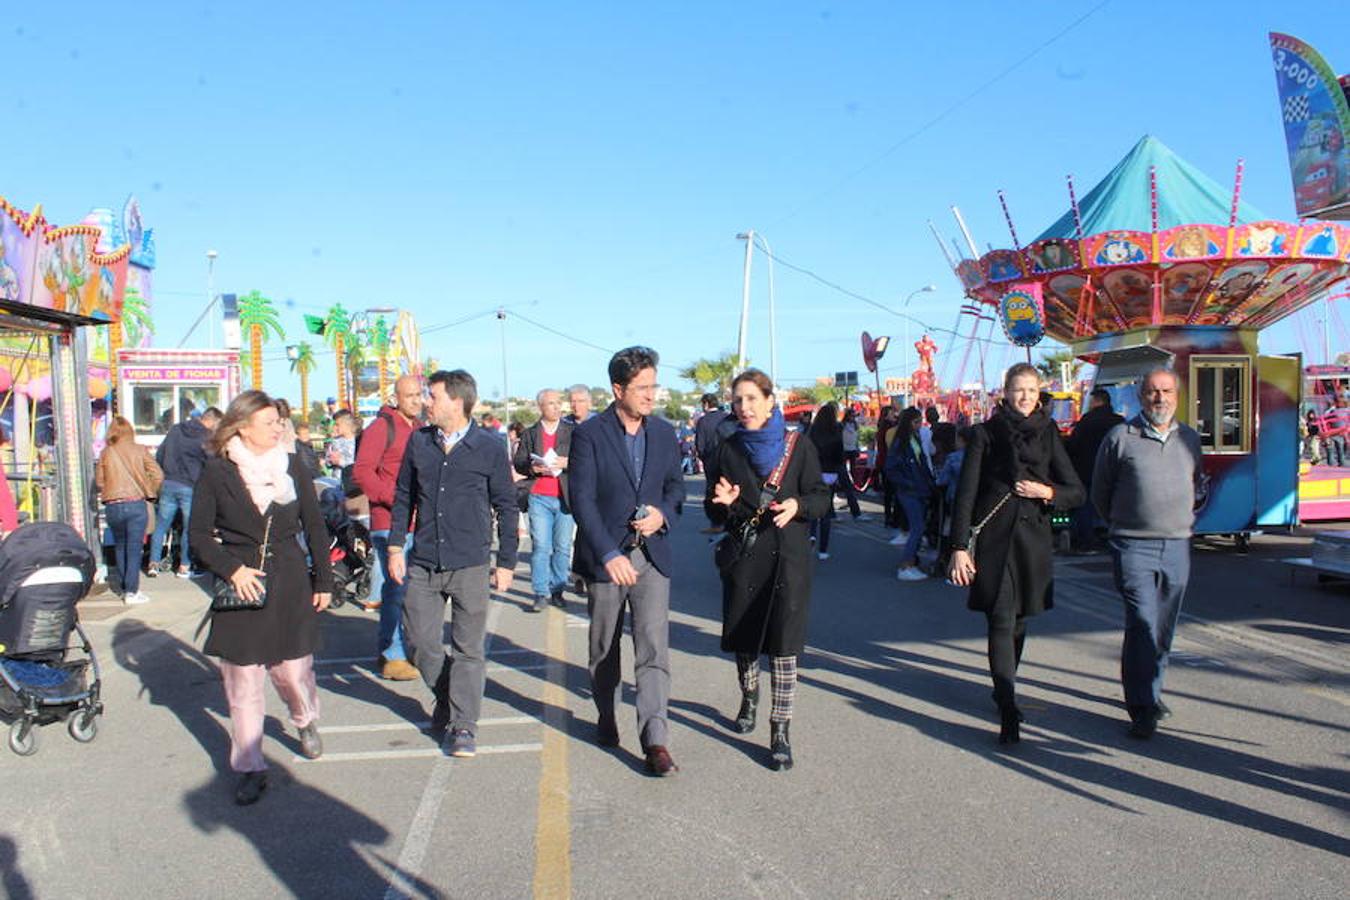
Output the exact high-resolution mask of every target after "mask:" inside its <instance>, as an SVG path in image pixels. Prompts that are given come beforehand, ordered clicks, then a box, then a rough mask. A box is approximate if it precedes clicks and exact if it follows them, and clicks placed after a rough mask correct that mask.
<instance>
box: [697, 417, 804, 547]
mask: <svg viewBox="0 0 1350 900" xmlns="http://www.w3.org/2000/svg"><path fill="white" fill-rule="evenodd" d="M799 437H801V432H799V431H789V432H788V434H787V440H786V443H785V444H784V445H783V455H782V457H781V458H780V459H779V460H778V464H777V465H776V466H774V467H773V471H772V472H770V473H769V477H768V478H766V479H765V480H764V485H763V487H762V488H761V489H760V493H759V505H758V506H757V507H756V508H755V512H754V515H752V516H751V517H750V518H748V519H746V520H745V521H744V522H742V523H741V524H740V525H739V526H738V527H736V528H735V529H734V530H730V531H728V532H727V534H726V536H725V537H724V538H722V540H720V541H718V542H717V549H716V550H715V551H714V561H715V562H716V563H717V568H718V569H720V570H721V571H723V572H726V571H728V570H729V569H731V568H732V567H733V566H735V565H736V563H738V562H740V561H741V560H743V559H745V558H746V557H748V556H749V555H750V551H751V549H752V548H753V547H754V546H755V541H757V540H759V531H760V527H759V526H760V522H761V521H762V520H763V518H764V514H765V513H766V512H768V510H769V507H770V506H772V505H773V503H774V501H776V500H777V499H778V492H779V491H780V490H782V487H783V478H784V477H785V476H786V475H787V469H788V464H789V463H791V462H792V451H793V449H794V448H795V447H796V446H797V438H799Z"/></svg>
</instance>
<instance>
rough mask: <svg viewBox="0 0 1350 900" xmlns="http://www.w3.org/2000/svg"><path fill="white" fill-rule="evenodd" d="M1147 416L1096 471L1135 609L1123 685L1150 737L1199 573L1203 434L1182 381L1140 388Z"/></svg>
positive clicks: (1137, 726) (1116, 442) (1152, 376)
mask: <svg viewBox="0 0 1350 900" xmlns="http://www.w3.org/2000/svg"><path fill="white" fill-rule="evenodd" d="M1139 399H1140V403H1141V410H1140V413H1139V415H1137V416H1135V417H1134V418H1133V419H1130V420H1129V421H1128V422H1124V423H1122V424H1120V425H1117V426H1116V427H1115V428H1113V429H1111V431H1110V432H1109V433H1108V434H1107V435H1106V439H1105V440H1104V441H1103V442H1102V446H1101V449H1100V450H1099V451H1098V452H1097V462H1096V465H1095V466H1094V467H1093V472H1092V504H1093V505H1094V506H1095V507H1096V508H1097V512H1098V513H1099V514H1100V515H1101V517H1102V518H1103V519H1104V520H1105V521H1106V523H1107V526H1108V530H1109V541H1110V546H1111V556H1112V559H1113V562H1114V564H1115V577H1116V589H1117V590H1119V591H1120V594H1121V597H1122V598H1123V599H1124V601H1125V639H1124V643H1123V645H1122V647H1121V652H1120V680H1121V683H1122V684H1123V685H1124V688H1125V706H1126V708H1127V709H1128V710H1129V713H1130V734H1132V735H1134V736H1135V737H1138V738H1150V737H1152V736H1153V733H1154V732H1155V731H1156V730H1157V728H1158V719H1159V718H1160V717H1161V716H1162V715H1163V714H1165V713H1166V711H1167V707H1166V706H1164V705H1163V703H1162V686H1163V676H1164V675H1165V674H1166V672H1167V654H1168V651H1169V650H1171V648H1172V633H1173V631H1174V630H1175V629H1176V624H1177V617H1178V616H1179V615H1180V614H1181V600H1182V597H1183V596H1184V595H1185V593H1186V582H1187V580H1188V579H1189V578H1190V572H1191V531H1192V528H1193V527H1194V525H1195V485H1196V483H1197V482H1198V481H1199V478H1200V473H1201V467H1200V459H1201V457H1200V435H1199V434H1197V433H1196V432H1195V430H1194V429H1193V428H1191V427H1189V426H1187V425H1183V424H1182V423H1180V422H1177V421H1176V419H1175V416H1176V411H1177V376H1176V373H1175V372H1173V371H1171V370H1170V369H1154V370H1153V371H1151V372H1149V373H1148V374H1147V375H1146V376H1144V380H1143V381H1142V382H1141V383H1140V387H1139Z"/></svg>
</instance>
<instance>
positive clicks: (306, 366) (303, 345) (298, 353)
mask: <svg viewBox="0 0 1350 900" xmlns="http://www.w3.org/2000/svg"><path fill="white" fill-rule="evenodd" d="M317 365H318V361H317V360H316V359H315V358H314V348H313V347H312V346H311V345H310V343H309V342H308V341H301V342H300V343H298V344H296V345H295V359H293V360H291V371H292V372H294V373H295V374H297V375H299V376H300V409H302V410H304V411H305V412H304V416H305V419H304V421H306V422H308V421H309V416H310V412H309V376H310V373H312V372H313V371H314V368H315V366H317Z"/></svg>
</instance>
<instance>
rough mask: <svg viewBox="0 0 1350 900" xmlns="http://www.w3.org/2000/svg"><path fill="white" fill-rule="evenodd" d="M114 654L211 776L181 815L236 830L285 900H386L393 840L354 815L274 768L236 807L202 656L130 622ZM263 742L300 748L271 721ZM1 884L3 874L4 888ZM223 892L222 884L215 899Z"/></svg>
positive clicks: (220, 705)
mask: <svg viewBox="0 0 1350 900" xmlns="http://www.w3.org/2000/svg"><path fill="white" fill-rule="evenodd" d="M112 645H113V654H114V656H115V657H116V659H117V662H118V664H119V665H121V666H122V668H124V669H125V670H126V671H127V672H129V673H131V674H132V675H134V676H135V677H137V678H139V679H140V682H141V694H142V695H145V696H147V698H148V700H149V702H150V703H151V704H152V705H154V706H160V707H164V708H165V709H167V710H169V711H170V712H172V713H173V714H174V715H175V716H177V718H178V720H179V722H181V723H182V725H183V728H184V729H185V730H186V731H187V732H188V734H189V735H191V736H192V737H193V738H194V739H195V740H196V741H197V743H198V744H199V745H200V746H201V748H202V751H203V753H204V756H205V759H204V760H203V762H205V763H207V764H209V765H210V766H211V767H212V768H213V769H214V770H215V771H214V774H213V775H212V777H210V778H209V779H208V780H207V781H206V782H205V783H204V784H202V785H201V786H199V787H197V788H194V789H191V790H189V791H187V792H186V793H185V794H184V795H183V806H184V807H185V808H186V810H187V812H188V813H189V815H190V816H191V818H192V823H193V825H194V826H195V827H196V828H197V829H198V830H200V831H202V832H203V833H205V834H214V833H215V832H217V831H219V830H221V829H223V828H228V829H231V830H233V831H235V832H236V833H237V834H238V835H239V836H240V837H242V838H244V839H245V840H247V841H248V842H249V843H250V844H251V845H252V847H253V850H254V852H256V854H257V855H258V857H259V858H260V859H262V861H263V862H264V864H265V865H266V866H267V867H268V868H269V869H270V870H271V872H272V873H273V875H274V876H275V877H276V879H277V880H278V881H279V882H280V884H281V885H284V887H285V890H286V891H288V892H289V893H290V894H291V895H292V896H295V897H332V896H367V897H369V896H381V895H383V893H384V891H385V888H386V887H387V886H388V884H389V880H390V877H391V874H392V873H393V871H394V869H395V866H394V864H393V863H392V862H390V861H389V860H387V859H385V858H384V857H382V856H380V855H379V854H378V853H376V852H375V849H374V848H377V847H379V846H381V845H384V844H386V843H387V842H388V841H389V839H390V834H389V831H388V830H387V829H386V828H385V827H384V826H383V825H380V824H379V823H378V822H376V821H375V820H374V819H372V818H370V817H369V816H367V815H365V814H364V813H362V812H361V811H360V810H358V809H356V808H355V807H353V806H351V805H349V804H347V803H344V802H343V801H341V800H339V799H337V798H335V797H333V796H331V795H329V794H327V793H325V792H323V791H321V790H319V789H317V788H314V787H311V786H309V785H306V784H304V783H302V782H300V781H297V780H296V779H295V777H294V776H293V775H292V774H291V772H289V771H288V770H287V769H286V768H285V767H283V766H277V765H275V764H274V765H273V766H272V768H271V769H270V770H269V786H268V790H267V793H266V794H264V795H263V798H262V800H260V801H259V802H258V803H257V804H256V805H254V806H247V807H241V806H237V805H236V804H235V802H234V786H235V782H236V775H235V773H233V772H231V771H230V770H229V765H228V756H229V736H228V735H227V733H226V731H225V727H224V726H222V724H221V722H220V721H219V720H218V719H217V718H216V717H215V716H213V715H212V712H213V711H214V712H215V713H216V714H217V715H219V716H220V717H221V718H222V719H224V718H225V717H227V715H228V713H227V710H226V708H225V697H224V692H223V690H222V689H221V687H220V686H219V682H220V676H219V674H218V672H217V670H216V667H215V664H214V663H213V662H212V661H211V659H210V658H209V657H207V656H205V655H204V654H203V653H202V652H201V651H199V650H198V649H197V648H196V647H194V646H192V645H191V644H188V643H186V642H184V641H182V640H179V639H178V638H176V637H174V636H173V635H171V634H169V633H168V632H165V631H160V630H158V629H155V628H151V627H149V626H146V625H145V624H143V623H141V622H135V621H125V622H120V623H119V624H118V625H117V627H116V629H115V630H114V632H113V641H112ZM363 680H364V679H363ZM373 686H375V687H378V685H373ZM266 733H267V735H268V736H270V737H273V738H278V739H281V740H282V741H283V743H285V744H286V747H287V749H288V751H292V752H295V751H298V747H299V744H298V742H297V741H295V739H294V738H292V737H290V736H289V735H286V734H285V729H284V728H283V727H282V726H281V724H280V723H279V722H277V721H276V720H275V719H274V718H272V717H269V718H268V720H267V726H266ZM8 878H9V875H8V870H6V887H7V888H8ZM407 889H408V892H409V894H410V896H413V897H422V898H440V897H443V896H444V894H443V893H442V892H440V891H439V890H437V889H436V888H434V887H432V886H431V885H429V884H427V883H426V882H423V881H421V880H420V879H417V880H410V881H409V883H408V884H407ZM229 890H230V888H229V886H228V885H224V884H222V885H220V893H221V894H222V895H224V894H228V893H229ZM9 895H10V896H14V892H13V891H10V894H9Z"/></svg>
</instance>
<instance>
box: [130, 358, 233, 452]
mask: <svg viewBox="0 0 1350 900" xmlns="http://www.w3.org/2000/svg"><path fill="white" fill-rule="evenodd" d="M117 372H118V377H117V404H116V405H117V410H118V412H119V413H120V414H121V415H123V416H126V418H127V419H128V420H129V421H130V422H131V424H132V427H134V428H135V429H136V439H137V440H138V441H140V442H141V443H144V444H148V445H151V446H158V445H159V443H160V442H161V441H163V440H164V435H166V434H168V433H169V429H170V428H172V427H173V426H174V425H177V424H178V423H179V422H183V421H185V420H187V419H188V418H190V417H191V416H192V415H193V414H194V413H195V414H198V415H200V414H201V413H202V412H204V411H205V410H206V409H207V408H209V407H212V406H214V407H217V408H219V409H221V410H224V409H225V407H226V406H228V405H229V403H230V401H231V400H233V399H234V396H235V395H236V394H238V393H239V351H238V350H159V349H153V348H142V349H134V350H131V349H128V350H120V351H118V353H117Z"/></svg>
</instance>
